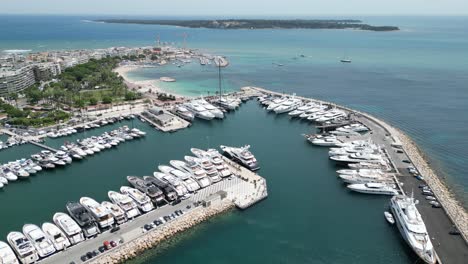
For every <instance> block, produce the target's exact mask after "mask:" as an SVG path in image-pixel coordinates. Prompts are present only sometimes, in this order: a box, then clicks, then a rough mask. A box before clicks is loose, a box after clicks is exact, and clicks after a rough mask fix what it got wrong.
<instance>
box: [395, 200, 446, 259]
mask: <svg viewBox="0 0 468 264" xmlns="http://www.w3.org/2000/svg"><path fill="white" fill-rule="evenodd" d="M416 204H417V202H416V201H415V200H414V198H413V197H408V196H405V195H396V196H393V197H392V199H391V200H390V209H391V211H392V213H393V216H394V218H395V222H396V224H397V227H398V230H400V233H401V235H402V236H403V238H404V239H405V241H406V242H407V243H408V245H409V246H410V247H411V248H412V249H413V251H414V252H415V253H416V254H417V255H418V256H419V257H420V258H421V259H422V260H423V261H424V262H425V263H428V264H434V263H436V262H437V258H436V253H435V251H434V247H433V245H432V243H431V237H430V236H429V234H428V232H427V229H426V225H425V224H424V221H423V219H422V218H421V215H420V214H419V211H418V209H417V208H416Z"/></svg>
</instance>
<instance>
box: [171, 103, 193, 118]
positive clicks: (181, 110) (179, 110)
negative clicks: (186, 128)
mask: <svg viewBox="0 0 468 264" xmlns="http://www.w3.org/2000/svg"><path fill="white" fill-rule="evenodd" d="M174 113H175V114H176V115H178V116H179V117H181V118H183V119H185V120H187V121H193V119H195V115H194V114H193V113H192V112H190V111H189V110H188V109H187V108H186V107H184V106H176V107H175V108H174Z"/></svg>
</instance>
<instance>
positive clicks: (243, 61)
mask: <svg viewBox="0 0 468 264" xmlns="http://www.w3.org/2000/svg"><path fill="white" fill-rule="evenodd" d="M85 19H90V17H65V16H9V15H0V25H2V27H0V51H1V50H8V49H25V50H34V51H40V50H50V49H74V48H106V47H110V46H147V45H152V44H154V41H155V38H156V35H157V34H159V35H160V36H161V39H162V40H163V41H168V42H176V45H177V43H180V41H181V37H180V35H181V33H183V32H187V33H188V35H189V37H188V46H189V47H192V48H199V49H202V50H203V51H206V52H208V53H211V54H221V55H226V56H227V57H228V58H229V60H230V62H231V64H230V66H229V67H228V68H226V69H223V85H224V87H225V88H226V89H228V90H237V89H239V87H242V86H246V85H255V86H261V87H265V88H268V89H272V90H276V91H284V92H288V93H293V92H296V93H297V94H300V95H304V96H312V97H316V98H319V99H324V100H329V101H333V102H336V103H339V104H343V105H347V106H350V107H352V108H355V109H359V110H363V111H366V112H369V113H371V114H373V115H376V116H378V117H380V118H383V119H384V120H386V121H388V122H389V123H391V124H394V125H395V126H396V127H398V128H401V129H402V130H404V131H405V132H406V133H408V134H409V135H410V136H411V137H412V138H413V139H414V140H415V141H416V142H417V143H418V144H419V146H421V148H422V149H423V150H424V151H425V152H426V153H427V154H428V157H429V158H430V160H431V162H432V164H433V166H434V167H435V168H437V170H439V171H440V172H442V174H441V175H442V176H443V177H445V180H446V181H447V182H448V183H449V185H450V187H451V188H452V189H453V190H454V192H455V193H456V194H457V196H458V197H460V199H461V200H462V202H464V203H465V205H466V204H468V178H467V177H466V171H468V161H467V158H466V157H468V141H467V140H466V135H467V134H468V126H467V125H466V124H467V123H468V116H467V115H466V113H467V111H468V103H467V102H468V90H467V89H466V88H467V87H466V84H467V83H468V61H467V60H466V58H467V57H468V48H467V47H468V17H414V18H412V17H368V18H363V20H364V21H365V22H367V23H370V24H376V25H384V24H387V25H397V26H399V27H400V28H401V29H402V30H401V31H398V32H366V31H352V30H258V31H257V30H255V31H251V30H236V31H227V30H226V31H224V30H209V29H185V28H176V27H167V26H147V25H118V24H101V23H90V22H85V21H84V20H85ZM38 29H40V30H38ZM300 54H303V55H305V57H300V56H299V55H300ZM345 55H346V56H349V57H350V58H352V60H353V63H351V64H347V65H343V64H341V63H339V62H338V60H339V59H340V58H341V57H342V56H345ZM274 63H281V64H284V66H282V67H279V66H276V65H275V64H274ZM161 76H171V77H175V78H176V79H177V82H176V83H171V84H163V85H164V87H163V88H165V89H167V90H169V91H175V92H176V93H181V94H186V95H194V96H196V95H200V94H206V93H208V92H210V93H213V92H214V91H216V89H217V69H216V68H215V67H212V66H207V67H202V66H199V65H198V64H197V63H193V64H189V65H186V66H184V67H182V68H177V67H174V66H173V65H168V66H167V67H158V68H151V69H142V70H140V71H136V72H132V73H130V77H131V78H133V79H136V80H145V79H153V78H159V77H161ZM135 125H137V126H141V127H143V128H144V129H145V130H147V131H150V128H149V127H147V126H146V125H145V124H141V123H139V122H135ZM108 129H110V127H106V128H102V129H100V130H93V131H90V132H88V135H91V134H93V133H102V132H103V131H105V130H108ZM309 130H310V127H309V126H307V125H306V124H305V123H300V122H295V121H289V120H288V119H287V118H285V117H276V116H274V115H268V114H266V113H265V112H264V111H263V110H261V109H259V107H258V106H257V105H256V104H255V103H252V102H251V103H249V104H248V105H246V106H243V107H242V108H241V110H240V111H238V112H236V113H235V114H230V115H229V116H228V118H227V119H226V120H224V121H222V122H212V123H207V122H196V123H195V125H194V126H193V127H191V128H190V129H187V130H183V131H180V132H177V133H175V134H161V133H159V132H152V133H149V135H148V136H147V138H146V139H142V140H138V141H135V142H129V143H125V144H122V145H121V146H119V150H118V151H117V150H110V151H107V152H104V153H101V154H99V155H97V156H95V157H93V158H90V159H89V160H86V161H83V162H79V163H76V164H73V165H72V166H70V167H67V168H64V169H60V170H56V171H53V172H44V173H41V175H37V176H34V177H32V178H31V179H30V180H28V181H25V182H21V183H15V184H11V185H9V186H7V188H5V190H4V191H0V206H1V207H2V208H3V212H4V215H8V217H3V218H2V221H1V222H0V223H1V225H0V239H4V237H5V235H6V233H7V232H8V231H10V230H13V229H16V230H18V229H21V227H22V225H23V224H24V223H27V222H29V221H31V222H34V223H41V222H43V221H49V220H50V219H51V217H52V215H53V213H54V212H56V211H61V210H64V205H65V203H66V202H67V201H68V200H77V199H79V198H80V197H81V196H85V195H87V196H91V197H94V198H96V199H98V200H102V199H106V197H107V195H106V194H107V191H108V190H110V189H118V188H119V187H120V186H121V185H122V184H125V183H126V181H125V176H126V175H132V174H133V175H145V174H146V175H147V174H150V173H151V172H152V171H153V170H154V169H155V168H156V166H157V165H158V164H160V163H167V162H168V160H170V159H181V158H182V157H183V155H186V154H188V152H189V148H190V147H208V146H212V147H214V146H217V145H219V144H226V145H229V144H232V145H242V144H251V145H252V148H253V151H254V153H255V154H256V156H257V157H258V159H259V160H260V162H261V163H262V170H261V175H262V176H264V177H266V178H267V180H268V185H269V190H270V197H269V198H268V199H267V200H266V201H264V202H262V203H260V204H258V205H257V206H255V207H253V208H251V209H249V210H247V211H245V212H237V211H235V212H232V213H229V214H227V215H224V216H221V217H218V218H216V219H213V220H211V221H209V222H208V223H205V224H202V225H201V226H199V227H197V228H195V229H194V230H191V231H190V232H188V233H187V234H184V235H182V236H180V237H179V239H177V241H176V242H174V243H172V244H167V245H166V246H165V247H164V249H156V250H153V251H150V252H148V253H147V254H144V256H142V258H140V259H139V260H137V261H135V263H156V260H157V261H158V263H163V262H164V263H169V262H176V263H197V262H202V261H203V262H207V263H220V262H221V263H238V262H240V261H243V262H248V263H259V262H264V263H268V262H270V263H305V262H306V263H413V262H414V261H415V258H414V256H413V255H412V253H410V252H409V250H408V249H407V246H406V245H405V244H404V243H403V241H402V240H401V239H400V237H399V234H398V233H397V231H396V230H393V229H392V228H391V227H389V226H388V225H387V224H386V222H385V221H384V220H383V216H382V211H383V210H384V207H385V206H386V203H387V199H386V198H382V197H370V196H360V195H354V194H351V193H349V192H347V191H346V190H345V189H344V186H343V185H342V184H341V183H340V182H339V181H338V180H337V179H336V174H335V173H334V169H335V168H334V167H333V166H332V164H331V163H330V162H329V161H328V159H327V154H326V150H325V149H319V148H313V147H312V146H309V145H307V144H306V142H305V141H304V140H303V139H302V138H301V137H300V134H301V133H304V132H308V131H309ZM64 140H65V139H64V138H61V139H55V140H50V141H49V142H48V144H51V145H58V144H60V143H63V141H64ZM38 150H39V149H37V148H36V147H33V146H28V145H26V146H21V147H18V148H12V149H9V150H5V151H0V162H5V161H9V160H12V159H16V158H20V157H24V156H27V155H29V154H31V153H33V152H37V151H38ZM135 153H138V155H135ZM38 201H40V204H42V205H43V206H37V204H38V203H39V202H38ZM2 215H3V214H2ZM181 252H183V254H182V253H181ZM245 256H248V258H246V257H245Z"/></svg>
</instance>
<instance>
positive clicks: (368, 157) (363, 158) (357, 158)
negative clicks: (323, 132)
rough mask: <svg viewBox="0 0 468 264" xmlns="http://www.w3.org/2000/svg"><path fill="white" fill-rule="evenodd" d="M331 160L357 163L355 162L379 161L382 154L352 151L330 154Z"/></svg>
mask: <svg viewBox="0 0 468 264" xmlns="http://www.w3.org/2000/svg"><path fill="white" fill-rule="evenodd" d="M330 159H331V160H334V161H336V162H340V163H357V162H369V163H380V162H382V160H383V159H382V156H380V155H376V154H368V153H353V154H350V155H337V156H331V157H330Z"/></svg>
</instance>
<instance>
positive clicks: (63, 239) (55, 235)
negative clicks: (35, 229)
mask: <svg viewBox="0 0 468 264" xmlns="http://www.w3.org/2000/svg"><path fill="white" fill-rule="evenodd" d="M42 231H44V233H45V235H46V237H47V238H48V239H49V240H50V241H51V242H52V244H53V245H54V247H55V249H56V250H57V251H60V250H64V249H66V248H68V247H70V246H71V243H70V240H69V239H68V237H67V236H66V235H65V233H64V232H63V231H62V230H61V229H60V228H58V227H57V226H56V225H54V224H52V223H48V222H46V223H43V224H42Z"/></svg>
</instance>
